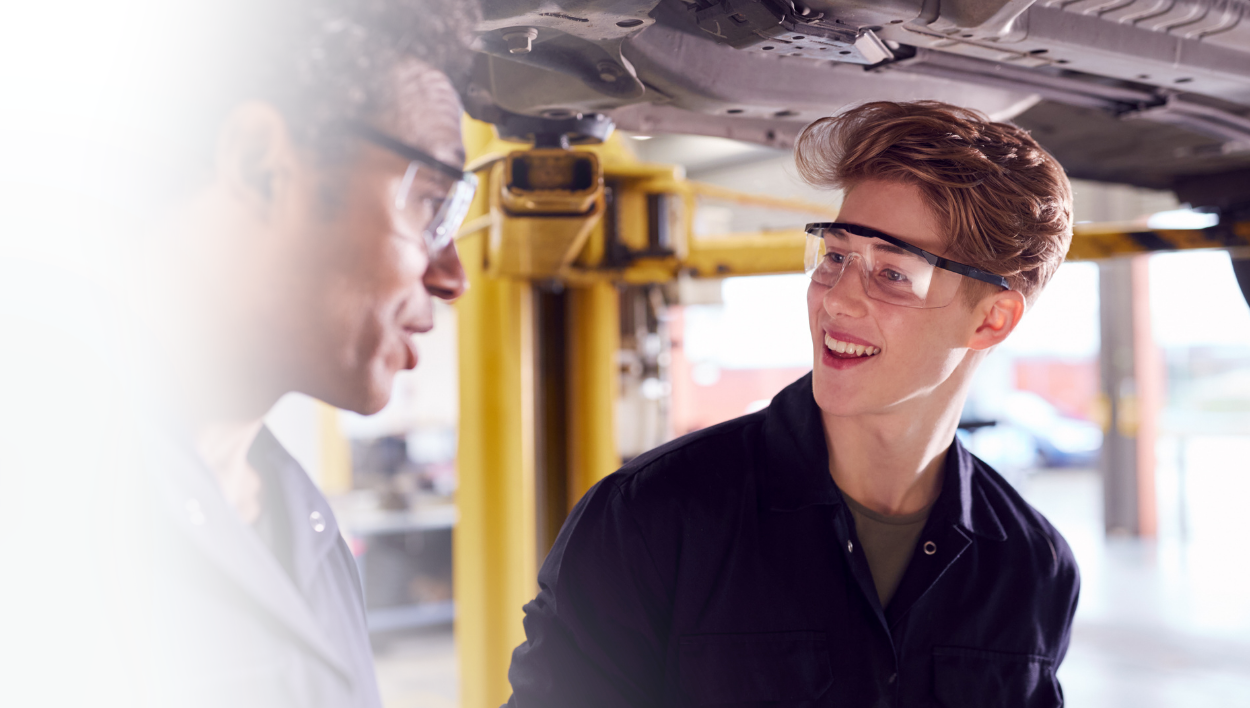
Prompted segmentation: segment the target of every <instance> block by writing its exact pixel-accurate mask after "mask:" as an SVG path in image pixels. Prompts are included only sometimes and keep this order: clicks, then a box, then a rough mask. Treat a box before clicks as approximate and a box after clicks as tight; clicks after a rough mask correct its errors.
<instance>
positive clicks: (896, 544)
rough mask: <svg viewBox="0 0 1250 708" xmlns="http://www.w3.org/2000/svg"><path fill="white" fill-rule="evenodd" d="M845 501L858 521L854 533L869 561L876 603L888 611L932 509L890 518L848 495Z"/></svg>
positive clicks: (844, 496) (926, 508)
mask: <svg viewBox="0 0 1250 708" xmlns="http://www.w3.org/2000/svg"><path fill="white" fill-rule="evenodd" d="M842 498H843V499H845V500H846V505H847V507H849V508H850V510H851V516H853V517H855V533H856V534H857V535H858V536H859V545H860V546H861V547H862V548H863V549H864V557H865V558H867V559H868V569H869V570H870V571H872V583H873V585H875V586H876V587H877V599H879V600H881V607H882V608H885V607H887V606H889V604H890V599H891V598H893V597H894V591H895V590H896V589H898V583H899V581H900V580H902V579H903V571H905V570H907V564H908V563H909V562H910V561H911V554H912V552H913V551H914V550H915V549H916V541H917V540H918V539H919V538H920V532H921V531H923V530H924V523H925V521H928V519H929V509H931V508H933V505H932V504H930V505H929V506H926V507H925V508H923V509H921V510H920V511H917V512H914V513H911V514H903V515H901V516H887V515H886V514H878V513H877V512H875V511H873V510H872V509H868V508H866V507H865V506H864V505H863V504H860V503H859V502H857V501H855V500H854V499H852V498H850V497H848V496H846V495H845V494H844V495H842Z"/></svg>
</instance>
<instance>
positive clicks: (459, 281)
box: [422, 241, 469, 301]
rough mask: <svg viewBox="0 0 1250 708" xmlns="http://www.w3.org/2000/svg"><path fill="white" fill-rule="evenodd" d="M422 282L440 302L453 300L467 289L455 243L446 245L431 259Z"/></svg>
mask: <svg viewBox="0 0 1250 708" xmlns="http://www.w3.org/2000/svg"><path fill="white" fill-rule="evenodd" d="M422 282H423V283H424V285H425V289H426V291H427V292H429V293H430V294H431V295H433V296H434V297H436V298H439V299H440V300H449V301H450V300H455V299H456V298H458V297H460V296H461V295H463V294H464V291H465V290H468V289H469V281H468V278H466V277H465V274H464V265H463V264H461V263H460V254H459V253H458V252H457V251H456V243H455V241H452V242H451V243H449V244H447V246H446V247H445V248H443V250H442V251H440V252H439V253H438V254H437V255H435V256H434V258H433V259H431V261H430V265H429V267H428V268H426V270H425V277H424V278H423V279H422Z"/></svg>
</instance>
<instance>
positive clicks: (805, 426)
mask: <svg viewBox="0 0 1250 708" xmlns="http://www.w3.org/2000/svg"><path fill="white" fill-rule="evenodd" d="M538 579H539V587H540V592H539V594H538V597H537V598H535V599H534V600H533V601H532V602H530V603H528V604H527V605H526V606H525V632H526V636H527V640H526V642H525V643H524V644H522V645H521V646H520V647H518V648H517V649H516V651H515V652H514V653H513V656H512V667H511V670H510V671H509V674H508V675H509V678H510V680H511V682H512V688H513V692H514V693H513V696H512V698H511V699H510V700H509V705H510V706H517V707H518V708H539V707H541V708H564V707H568V708H573V707H578V708H582V707H586V708H615V707H617V706H621V707H624V706H631V707H637V708H643V707H650V706H656V707H659V706H712V705H734V706H765V705H767V706H906V707H911V706H947V707H949V708H977V707H978V706H995V707H996V708H998V707H1002V706H1028V707H1030V708H1032V707H1038V708H1041V707H1050V706H1059V705H1062V702H1063V699H1062V693H1061V691H1060V688H1059V684H1058V682H1057V681H1056V680H1055V669H1056V668H1057V667H1058V665H1059V662H1060V661H1061V660H1062V659H1063V656H1064V653H1065V651H1066V650H1067V647H1068V638H1069V631H1070V628H1071V624H1072V616H1073V612H1074V611H1075V609H1076V602H1077V592H1078V585H1079V579H1078V573H1077V567H1076V562H1075V561H1074V559H1073V557H1072V552H1071V550H1070V549H1069V548H1068V544H1067V543H1066V542H1065V541H1064V540H1063V538H1062V537H1061V536H1060V535H1059V533H1058V532H1057V531H1056V530H1055V529H1054V527H1052V526H1051V525H1050V524H1049V523H1048V522H1047V521H1046V519H1044V518H1043V517H1042V516H1041V514H1039V513H1038V512H1036V511H1035V510H1033V509H1032V508H1031V507H1030V506H1029V505H1028V504H1026V503H1025V502H1024V500H1023V499H1021V498H1020V495H1019V494H1017V493H1016V491H1015V490H1014V489H1012V487H1011V486H1010V485H1009V484H1008V483H1007V482H1005V481H1004V480H1003V478H1002V477H1000V476H999V475H998V474H997V473H996V472H994V471H993V470H992V469H990V468H989V466H988V465H986V464H985V463H984V462H982V461H980V460H978V459H977V458H975V457H973V456H972V455H971V454H970V453H969V452H967V451H966V450H964V449H963V447H962V446H961V445H960V444H959V442H958V441H956V442H955V443H954V444H953V445H952V446H951V448H950V451H949V453H948V454H947V457H946V460H945V467H944V472H943V479H942V488H941V492H940V494H939V496H938V499H937V501H936V502H935V504H934V506H933V508H932V511H931V513H930V516H929V520H928V522H927V524H926V526H925V528H924V530H923V532H922V533H921V536H920V540H919V542H918V543H917V546H916V550H915V552H914V555H913V556H912V560H911V562H910V564H909V565H908V567H907V570H906V572H905V574H904V576H903V579H902V581H901V583H900V584H899V587H898V590H897V591H896V593H895V595H894V598H893V600H892V601H891V602H890V605H889V606H888V607H886V608H882V607H881V606H880V602H879V601H878V599H877V593H876V590H875V589H874V587H873V582H872V575H871V573H870V572H869V568H868V564H867V561H866V560H865V558H864V555H863V552H862V550H861V549H860V547H859V542H858V539H857V537H856V534H855V524H854V521H853V519H852V517H851V514H850V511H849V509H848V508H847V507H846V505H845V504H844V503H843V500H842V494H841V492H840V491H839V490H838V488H837V486H836V485H835V484H834V482H833V480H832V478H831V476H830V475H829V472H828V457H827V450H826V447H825V439H824V433H823V429H822V427H821V421H820V411H819V408H818V407H817V406H816V403H815V401H814V399H813V397H812V383H811V375H810V374H808V375H807V376H805V377H803V378H802V379H800V380H798V381H796V382H795V383H793V384H791V385H790V386H789V387H787V388H786V389H785V390H783V391H782V392H781V393H779V394H778V395H777V397H776V398H774V399H773V401H772V404H771V405H770V406H769V407H768V408H766V409H764V410H762V411H760V412H758V413H753V414H751V415H747V416H744V417H741V418H738V419H735V420H732V421H729V422H727V423H723V424H721V425H718V426H715V427H712V428H708V429H706V430H702V431H699V432H697V433H694V434H691V435H687V436H685V437H683V438H680V439H678V440H675V441H673V442H671V443H669V444H667V445H664V446H662V447H659V448H657V449H655V450H652V451H651V452H648V453H646V454H644V455H642V456H640V457H638V458H636V459H635V460H633V461H631V462H630V463H629V464H627V465H626V466H625V467H624V468H623V469H621V470H620V471H618V472H616V473H615V474H613V475H611V476H609V477H608V478H606V479H604V480H603V481H602V482H600V483H599V484H597V485H596V486H595V487H594V488H593V489H591V490H590V491H589V492H588V493H587V494H586V496H585V497H584V498H583V499H582V500H581V501H580V502H579V503H578V505H577V507H576V508H575V509H574V510H573V513H572V514H571V515H570V517H569V519H568V521H567V522H566V523H565V525H564V529H563V530H562V531H561V533H560V535H559V538H558V539H557V540H556V543H555V547H554V548H553V549H552V551H551V553H550V555H548V557H547V560H546V562H545V563H544V564H543V567H542V570H541V572H540V573H539V576H538Z"/></svg>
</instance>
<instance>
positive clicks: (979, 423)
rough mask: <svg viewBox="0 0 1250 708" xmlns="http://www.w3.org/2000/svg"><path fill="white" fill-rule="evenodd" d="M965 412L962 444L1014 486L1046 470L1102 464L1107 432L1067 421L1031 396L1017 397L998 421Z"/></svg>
mask: <svg viewBox="0 0 1250 708" xmlns="http://www.w3.org/2000/svg"><path fill="white" fill-rule="evenodd" d="M973 412H978V411H975V409H973V410H971V411H969V410H965V414H964V415H965V417H964V419H963V420H961V421H960V428H961V430H960V439H961V440H962V441H963V443H964V445H965V446H966V447H967V448H968V449H969V450H971V451H972V453H973V454H974V455H976V456H977V457H980V458H981V459H982V460H985V461H986V462H988V463H989V464H990V465H991V466H993V467H994V468H995V469H997V470H998V471H999V472H1000V473H1002V474H1003V476H1005V477H1007V478H1008V479H1009V480H1010V481H1012V482H1013V483H1014V482H1016V481H1018V479H1020V478H1021V477H1022V475H1024V474H1028V473H1029V472H1031V471H1033V470H1036V469H1038V468H1041V467H1088V466H1092V465H1095V464H1097V463H1098V454H1099V451H1100V450H1101V449H1102V430H1100V429H1099V428H1098V426H1097V425H1094V424H1093V423H1091V422H1089V421H1087V420H1081V419H1079V418H1072V417H1069V416H1065V415H1063V414H1062V413H1060V412H1059V410H1058V409H1057V408H1055V407H1054V406H1053V405H1051V404H1050V403H1049V402H1048V401H1047V400H1046V399H1044V398H1042V397H1041V396H1039V395H1037V394H1036V393H1032V392H1030V391H1013V392H1012V393H1010V394H1008V395H1007V396H1006V398H1005V399H1004V401H1003V405H1002V406H1001V408H1000V409H999V410H998V411H996V413H995V414H994V415H984V414H983V415H978V416H973V415H972V413H973Z"/></svg>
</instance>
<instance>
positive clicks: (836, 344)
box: [825, 334, 881, 356]
mask: <svg viewBox="0 0 1250 708" xmlns="http://www.w3.org/2000/svg"><path fill="white" fill-rule="evenodd" d="M825 346H826V347H828V348H829V350H830V351H834V352H837V353H839V354H853V355H855V356H873V355H875V354H879V353H880V352H881V349H880V348H878V347H873V346H869V345H867V344H851V343H850V342H843V341H841V340H837V339H834V338H833V337H830V336H829V335H827V334H826V335H825Z"/></svg>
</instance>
